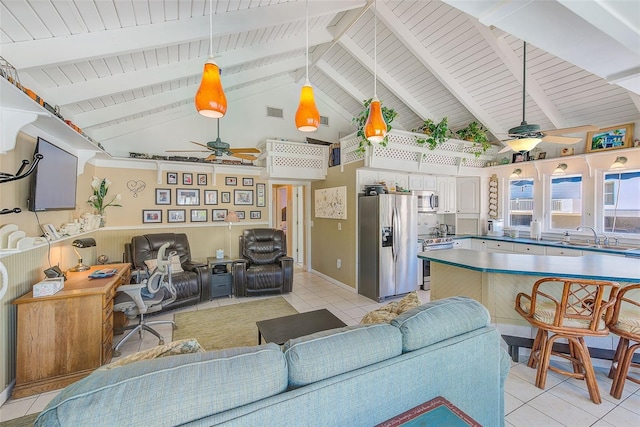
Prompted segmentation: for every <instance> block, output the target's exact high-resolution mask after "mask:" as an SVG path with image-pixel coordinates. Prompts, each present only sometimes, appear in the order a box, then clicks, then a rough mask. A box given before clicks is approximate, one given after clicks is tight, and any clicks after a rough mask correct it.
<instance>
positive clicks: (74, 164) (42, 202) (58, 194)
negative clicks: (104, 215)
mask: <svg viewBox="0 0 640 427" xmlns="http://www.w3.org/2000/svg"><path fill="white" fill-rule="evenodd" d="M36 153H39V154H42V156H43V158H42V160H40V162H39V163H38V167H37V168H36V170H35V172H34V173H33V175H32V177H31V187H30V189H29V200H28V203H27V204H28V207H29V210H30V211H32V212H39V211H49V210H64V209H75V208H76V183H77V178H78V176H77V170H78V158H77V157H76V156H74V155H73V154H71V153H68V152H66V151H64V150H63V149H61V148H59V147H56V146H55V145H53V144H51V143H50V142H48V141H46V140H44V139H42V138H40V137H38V142H37V144H36Z"/></svg>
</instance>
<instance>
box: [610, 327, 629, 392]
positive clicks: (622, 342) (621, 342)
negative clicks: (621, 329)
mask: <svg viewBox="0 0 640 427" xmlns="http://www.w3.org/2000/svg"><path fill="white" fill-rule="evenodd" d="M625 341H626V342H625ZM628 344H629V340H627V339H626V338H622V337H620V340H619V341H618V347H616V354H615V355H614V356H613V360H612V361H611V368H610V369H609V378H611V379H614V378H615V376H616V365H617V364H618V363H619V361H620V357H621V354H622V353H624V349H625V348H627V346H628ZM614 383H615V381H614ZM612 387H613V386H612ZM611 392H612V394H611V395H612V396H613V388H612V389H611Z"/></svg>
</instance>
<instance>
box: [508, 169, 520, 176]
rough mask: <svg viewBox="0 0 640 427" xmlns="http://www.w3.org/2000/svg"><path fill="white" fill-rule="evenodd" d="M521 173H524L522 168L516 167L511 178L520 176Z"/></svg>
mask: <svg viewBox="0 0 640 427" xmlns="http://www.w3.org/2000/svg"><path fill="white" fill-rule="evenodd" d="M520 174H522V169H520V168H518V169H514V170H513V172H511V175H510V176H509V178H520Z"/></svg>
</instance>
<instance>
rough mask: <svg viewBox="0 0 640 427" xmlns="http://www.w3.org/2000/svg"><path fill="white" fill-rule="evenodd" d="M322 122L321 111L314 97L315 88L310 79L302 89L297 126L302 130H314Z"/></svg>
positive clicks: (297, 113)
mask: <svg viewBox="0 0 640 427" xmlns="http://www.w3.org/2000/svg"><path fill="white" fill-rule="evenodd" d="M319 124H320V113H319V112H318V108H317V107H316V101H315V99H314V98H313V88H312V87H311V83H309V79H307V82H306V83H305V85H304V86H302V90H301V91H300V104H298V110H297V111H296V127H297V128H298V130H299V131H301V132H314V131H316V130H318V125H319Z"/></svg>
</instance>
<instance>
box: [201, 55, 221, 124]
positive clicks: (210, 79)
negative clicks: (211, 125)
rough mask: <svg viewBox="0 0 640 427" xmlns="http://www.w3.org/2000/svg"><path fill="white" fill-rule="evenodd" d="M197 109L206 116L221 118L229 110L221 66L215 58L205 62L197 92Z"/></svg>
mask: <svg viewBox="0 0 640 427" xmlns="http://www.w3.org/2000/svg"><path fill="white" fill-rule="evenodd" d="M195 101H196V109H197V110H198V113H200V114H202V115H203V116H205V117H211V118H214V119H217V118H220V117H222V116H224V115H225V113H226V112H227V97H226V96H225V94H224V90H223V89H222V82H221V81H220V68H218V64H216V61H214V60H213V58H209V60H208V61H207V62H205V64H204V71H203V73H202V81H201V82H200V87H199V88H198V92H196V99H195Z"/></svg>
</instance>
